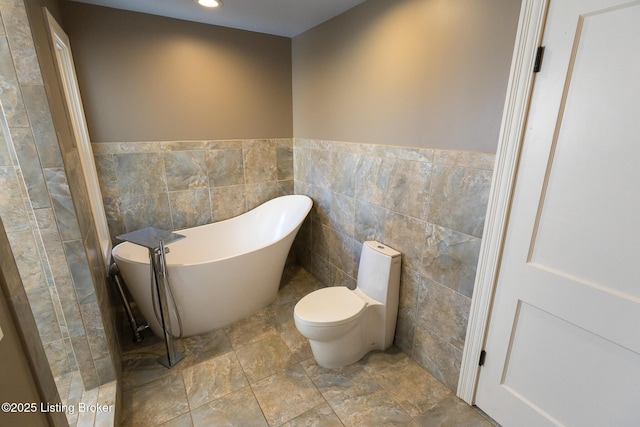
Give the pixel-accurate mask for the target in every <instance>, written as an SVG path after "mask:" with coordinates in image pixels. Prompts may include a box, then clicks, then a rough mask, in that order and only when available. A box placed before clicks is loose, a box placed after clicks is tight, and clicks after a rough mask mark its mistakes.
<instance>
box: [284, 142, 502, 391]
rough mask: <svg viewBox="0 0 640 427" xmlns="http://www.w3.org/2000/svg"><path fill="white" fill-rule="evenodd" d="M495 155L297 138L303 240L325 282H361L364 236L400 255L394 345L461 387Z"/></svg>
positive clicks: (305, 257) (301, 252)
mask: <svg viewBox="0 0 640 427" xmlns="http://www.w3.org/2000/svg"><path fill="white" fill-rule="evenodd" d="M494 158H495V155H494V154H486V153H475V152H467V151H445V150H433V149H421V148H408V147H395V146H381V145H370V144H359V143H344V142H329V141H318V140H305V139H296V140H295V141H294V169H295V192H296V193H297V194H307V195H309V196H310V197H312V198H313V200H314V202H315V206H314V210H313V214H312V215H311V218H310V219H309V220H307V221H306V223H305V225H304V227H303V228H302V230H301V232H300V236H299V238H298V239H297V241H296V254H297V257H298V261H299V263H300V264H301V265H302V266H303V267H304V268H306V269H307V270H308V271H310V272H311V273H312V274H313V275H314V276H316V277H317V278H319V279H320V281H321V282H322V283H323V285H325V286H335V285H344V286H348V287H350V288H353V287H355V280H356V278H357V269H358V262H359V257H360V251H361V248H362V242H364V241H365V240H378V241H381V242H384V243H386V244H387V245H389V246H391V247H393V248H395V249H397V250H399V251H401V252H402V254H403V259H402V265H403V267H402V280H401V289H400V293H401V295H400V297H401V300H400V310H399V319H398V326H397V329H396V337H395V344H396V345H397V346H398V347H399V348H401V349H402V350H403V351H405V352H406V353H407V354H409V355H410V356H411V357H412V358H413V359H414V360H415V361H416V362H418V363H419V364H420V365H421V366H423V367H424V368H426V369H427V370H428V371H429V372H431V373H432V374H433V375H434V376H435V377H436V378H438V379H439V380H441V381H442V382H443V383H445V384H446V385H447V386H448V387H449V388H450V389H451V390H454V391H455V390H456V388H457V382H458V376H459V372H460V363H461V358H462V349H463V346H464V339H465V333H466V327H467V322H468V314H469V308H470V303H471V294H472V291H473V283H474V277H475V272H476V264H477V261H478V254H479V250H480V240H481V237H482V229H483V225H484V217H485V210H486V205H487V200H488V195H489V188H490V184H491V177H492V169H493V163H494Z"/></svg>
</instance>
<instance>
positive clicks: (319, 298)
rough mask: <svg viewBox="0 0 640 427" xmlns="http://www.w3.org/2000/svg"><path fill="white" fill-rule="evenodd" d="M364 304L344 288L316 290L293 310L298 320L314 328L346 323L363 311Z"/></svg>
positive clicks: (335, 287)
mask: <svg viewBox="0 0 640 427" xmlns="http://www.w3.org/2000/svg"><path fill="white" fill-rule="evenodd" d="M365 305H366V304H365V302H364V301H363V300H362V298H360V297H358V296H357V295H356V294H355V293H354V292H353V291H351V290H349V289H348V288H346V287H344V286H334V287H329V288H323V289H318V290H317V291H314V292H311V293H310V294H309V295H307V296H305V297H304V298H302V299H301V300H300V301H298V303H297V304H296V306H295V308H294V314H295V315H296V316H297V317H298V320H301V321H303V322H307V323H312V324H313V325H314V326H329V325H339V324H342V323H346V322H348V321H350V320H352V319H354V318H355V317H357V316H358V315H359V314H360V312H362V310H364V307H365Z"/></svg>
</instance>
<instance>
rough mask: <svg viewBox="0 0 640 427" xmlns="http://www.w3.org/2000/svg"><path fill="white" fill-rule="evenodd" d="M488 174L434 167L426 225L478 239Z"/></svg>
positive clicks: (487, 194)
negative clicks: (430, 206)
mask: <svg viewBox="0 0 640 427" xmlns="http://www.w3.org/2000/svg"><path fill="white" fill-rule="evenodd" d="M491 175H492V171H490V170H483V169H469V168H461V167H455V166H443V165H436V166H435V171H434V178H433V181H434V182H433V187H432V188H433V196H432V201H431V204H432V208H431V212H430V213H429V222H431V223H433V224H438V225H441V226H443V227H447V228H450V229H452V230H456V231H459V232H461V233H465V234H469V235H472V236H475V237H482V230H483V228H484V218H485V215H486V209H487V203H488V201H489V188H490V187H491Z"/></svg>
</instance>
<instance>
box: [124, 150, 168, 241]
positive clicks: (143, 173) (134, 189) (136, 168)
mask: <svg viewBox="0 0 640 427" xmlns="http://www.w3.org/2000/svg"><path fill="white" fill-rule="evenodd" d="M113 158H114V161H115V170H116V180H117V182H118V190H119V191H120V195H121V196H122V197H124V196H134V195H145V194H154V193H162V192H166V191H167V179H166V177H165V174H164V162H163V161H162V154H161V153H130V154H116V155H114V156H113ZM132 231H133V229H132Z"/></svg>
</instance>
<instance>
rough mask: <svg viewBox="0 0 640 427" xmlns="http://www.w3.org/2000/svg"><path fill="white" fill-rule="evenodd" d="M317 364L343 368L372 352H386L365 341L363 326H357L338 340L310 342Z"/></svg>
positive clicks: (324, 366) (325, 366)
mask: <svg viewBox="0 0 640 427" xmlns="http://www.w3.org/2000/svg"><path fill="white" fill-rule="evenodd" d="M309 344H310V345H311V351H312V352H313V357H314V358H315V359H316V363H317V364H318V365H320V366H322V367H323V368H342V367H344V366H347V365H351V364H353V363H356V362H357V361H358V360H360V359H362V358H363V357H364V356H365V355H366V354H367V353H368V352H370V351H371V350H384V349H381V348H377V347H379V346H376V345H375V344H372V343H368V342H366V340H365V333H364V331H363V327H362V326H356V327H355V328H353V329H351V330H350V331H349V332H347V333H346V334H344V335H342V336H341V337H340V338H338V339H337V340H333V341H316V340H312V339H310V340H309Z"/></svg>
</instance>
